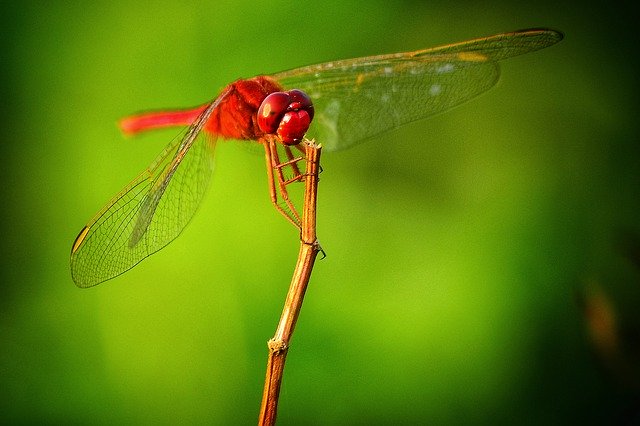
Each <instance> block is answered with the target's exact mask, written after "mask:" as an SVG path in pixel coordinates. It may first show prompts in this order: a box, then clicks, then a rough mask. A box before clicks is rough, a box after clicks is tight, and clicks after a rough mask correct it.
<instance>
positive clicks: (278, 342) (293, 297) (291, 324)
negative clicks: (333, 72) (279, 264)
mask: <svg viewBox="0 0 640 426" xmlns="http://www.w3.org/2000/svg"><path fill="white" fill-rule="evenodd" d="M320 150H321V147H320V146H318V145H315V144H314V143H313V142H308V143H306V144H305V153H306V158H307V166H306V171H305V189H304V205H303V208H302V227H301V231H300V252H299V254H298V262H297V264H296V268H295V270H294V272H293V277H292V279H291V285H290V286H289V293H288V294H287V298H286V301H285V304H284V308H283V310H282V315H281V316H280V322H279V323H278V328H277V329H276V333H275V335H274V336H273V338H272V339H271V340H269V342H268V344H267V346H268V347H269V357H268V360H267V374H266V378H265V382H264V391H263V393H262V405H261V407H260V418H259V420H258V424H259V425H274V424H275V422H276V413H277V410H278V396H279V395H280V385H281V384H282V376H283V373H284V363H285V359H286V357H287V352H288V350H289V342H290V340H291V336H292V334H293V329H294V328H295V326H296V321H297V320H298V315H299V314H300V308H302V301H303V299H304V293H305V291H306V289H307V285H308V284H309V278H310V277H311V271H312V269H313V264H314V262H315V260H316V256H317V255H318V252H319V251H320V250H321V249H320V245H319V244H318V240H317V238H316V199H317V192H318V171H319V168H320V167H319V165H320Z"/></svg>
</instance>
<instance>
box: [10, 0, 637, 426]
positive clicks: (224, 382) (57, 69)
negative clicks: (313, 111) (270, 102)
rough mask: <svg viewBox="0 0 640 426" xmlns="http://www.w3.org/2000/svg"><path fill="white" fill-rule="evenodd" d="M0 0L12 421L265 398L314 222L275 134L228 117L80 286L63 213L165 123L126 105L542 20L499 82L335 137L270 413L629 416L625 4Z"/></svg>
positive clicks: (462, 419)
mask: <svg viewBox="0 0 640 426" xmlns="http://www.w3.org/2000/svg"><path fill="white" fill-rule="evenodd" d="M2 8H3V10H2V17H1V18H0V19H1V20H2V21H1V24H2V25H1V27H0V31H1V34H2V41H1V43H2V68H1V69H2V76H1V77H2V79H1V80H2V94H3V101H2V102H1V105H2V109H3V114H2V117H3V120H4V122H3V123H2V124H3V125H2V141H0V142H1V147H0V149H1V150H2V160H3V161H2V169H1V170H2V171H1V173H2V182H3V186H2V202H3V207H2V243H1V247H2V253H1V255H2V257H1V259H2V287H1V288H2V297H1V298H0V300H1V301H0V306H1V308H0V316H1V317H0V342H1V343H0V345H1V349H0V380H1V383H0V389H1V390H0V404H1V405H0V416H1V420H3V423H4V422H12V423H48V424H56V423H62V422H64V423H75V424H83V423H92V424H93V423H96V424H99V423H105V424H107V423H108V424H114V423H118V424H137V423H160V424H175V423H187V424H189V423H194V424H198V423H208V424H253V423H255V421H256V419H257V414H258V409H259V404H260V398H261V392H262V382H263V378H264V367H265V363H266V341H267V340H268V339H269V338H270V337H271V336H272V335H273V332H274V331H275V327H276V324H277V321H278V318H279V316H280V311H281V308H282V303H283V301H284V296H285V294H286V290H287V287H288V284H289V280H290V274H291V272H292V270H293V266H294V264H295V259H296V255H297V250H298V240H297V235H296V233H295V232H294V230H293V228H292V227H291V225H289V224H288V223H286V222H285V220H284V219H283V218H282V217H281V216H280V215H278V214H277V213H276V212H275V210H274V209H273V207H272V206H271V204H270V202H269V197H268V192H267V183H266V174H265V170H264V160H263V159H262V158H261V157H259V156H256V155H252V154H250V153H249V154H248V153H247V152H246V150H245V149H242V148H241V147H239V146H238V144H235V143H222V144H219V145H218V151H217V171H216V174H215V176H214V180H213V183H212V186H211V188H210V191H209V193H208V194H207V197H206V199H205V202H204V204H203V206H202V208H201V209H200V211H199V212H198V214H197V215H196V217H195V219H194V220H193V222H192V223H191V224H190V225H189V227H188V228H187V229H186V231H185V232H184V233H183V235H181V236H180V238H178V239H177V240H176V241H175V242H173V243H172V244H171V245H170V246H168V247H167V248H166V249H164V250H163V251H161V252H160V253H158V254H156V255H154V256H152V257H151V258H149V259H147V260H146V261H144V262H143V263H142V264H140V265H139V266H138V267H136V268H134V269H133V270H132V271H130V272H128V273H126V274H125V275H123V276H121V277H119V278H117V279H115V280H112V281H110V282H108V283H105V284H102V285H100V286H98V287H96V288H92V289H89V290H80V289H78V288H76V287H75V286H74V285H73V282H72V281H71V277H70V273H69V267H68V262H69V260H68V257H69V251H70V247H71V243H72V242H73V239H74V238H75V236H76V235H77V233H78V231H79V230H80V228H81V227H82V226H83V225H84V224H85V223H86V222H87V220H88V219H89V218H90V217H91V216H92V215H93V214H94V213H95V212H96V211H97V210H98V209H99V208H100V207H102V205H104V203H106V202H107V201H108V200H109V199H110V197H111V196H113V195H114V194H115V193H116V192H117V191H119V190H120V189H121V187H123V186H124V185H125V184H126V183H127V182H128V181H129V180H130V179H132V178H133V177H134V176H135V175H136V174H137V173H138V172H139V171H140V170H142V169H143V168H144V167H146V166H147V164H148V163H149V162H150V161H151V160H152V159H153V158H154V157H155V156H156V154H157V153H158V152H160V150H161V149H162V148H163V147H164V145H165V144H166V142H167V139H166V135H164V136H163V137H160V138H159V137H158V136H157V135H156V136H155V137H149V138H147V137H145V138H141V139H124V138H123V137H122V136H121V135H120V134H119V131H118V129H117V128H116V126H115V122H116V120H117V119H118V118H120V117H122V116H124V115H127V114H129V113H132V112H135V111H140V110H145V109H154V108H162V107H188V106H193V105H197V104H200V103H202V102H204V101H207V100H209V99H211V98H213V97H215V96H216V94H217V92H218V91H219V90H220V89H221V88H222V87H223V86H224V85H225V84H227V83H229V82H231V81H233V80H235V79H236V78H239V77H251V76H253V75H256V74H260V73H272V72H276V71H280V70H284V69H288V68H293V67H297V66H302V65H306V64H310V63H316V62H323V61H328V60H334V59H340V58H350V57H356V56H364V55H371V54H379V53H388V52H396V51H406V50H414V49H419V48H424V47H430V46H436V45H440V44H446V43H452V42H457V41H462V40H467V39H470V38H474V37H479V36H486V35H491V34H494V33H499V32H503V31H509V30H515V29H520V28H528V27H537V26H548V27H551V28H557V29H560V30H562V31H564V32H565V35H566V38H565V40H564V41H563V42H562V43H560V44H559V45H557V46H554V47H552V48H550V49H547V50H544V51H540V52H537V53H533V54H530V55H526V56H522V57H518V58H514V59H511V60H509V61H506V62H504V63H503V65H502V78H501V81H500V82H499V83H498V85H497V87H496V88H494V89H492V90H491V91H489V92H488V93H487V94H485V95H483V96H481V97H479V98H477V99H475V100H473V101H471V102H469V103H467V104H464V105H463V106H461V107H458V108H456V109H454V110H452V111H450V112H448V113H446V114H442V115H440V116H437V117H435V118H432V119H430V120H426V121H421V122H417V123H413V124H411V125H408V126H405V127H403V128H400V129H397V130H394V131H392V132H390V133H387V134H385V135H383V136H381V137H379V138H376V139H375V140H372V141H369V142H368V143H364V144H361V145H358V146H357V147H355V148H353V149H351V150H348V151H343V152H338V153H325V154H324V155H323V168H324V172H323V174H322V179H321V183H320V193H319V218H318V222H319V223H318V234H319V238H320V241H321V242H322V244H323V247H324V248H325V249H326V251H327V253H328V257H327V258H326V259H324V260H322V261H319V262H318V263H317V264H316V268H315V270H314V274H313V276H312V279H311V284H310V288H309V290H308V292H307V298H306V300H305V305H304V307H303V310H302V315H301V317H300V320H299V322H298V327H297V329H296V334H295V335H294V339H293V341H292V349H291V351H290V352H289V357H288V363H287V368H286V372H285V373H286V374H285V381H284V385H283V388H282V393H281V404H280V410H279V417H278V418H279V423H280V424H283V425H286V424H391V423H392V424H420V423H430V424H443V425H444V424H462V423H464V424H532V425H533V424H567V423H576V422H582V423H597V424H605V423H615V422H629V423H632V422H633V421H640V415H639V411H638V405H639V396H640V394H639V388H640V380H639V374H638V373H639V371H638V370H639V368H638V361H639V359H640V349H639V347H640V345H638V342H639V341H640V337H638V336H640V315H639V313H638V312H639V310H638V307H639V306H640V285H639V284H640V272H639V270H638V268H637V266H638V264H639V263H640V262H639V261H638V259H639V258H640V254H639V253H640V251H638V250H637V246H634V244H637V239H638V237H637V235H638V232H640V217H639V215H638V209H639V207H640V185H639V184H640V154H639V150H638V144H639V143H640V140H639V135H640V132H639V130H640V129H639V127H640V125H639V122H638V113H639V108H638V106H639V103H638V64H637V61H636V57H637V53H638V51H637V46H638V42H639V40H638V39H639V33H638V31H637V29H636V26H637V22H636V19H635V16H636V15H635V14H634V13H632V12H631V10H630V9H629V10H627V9H625V7H624V6H622V5H617V6H616V7H613V5H612V4H611V3H610V2H585V3H582V4H580V5H579V6H578V7H576V6H574V5H573V3H571V2H568V3H563V2H555V1H554V2H551V1H546V2H545V1H542V2H540V1H538V2H528V3H513V2H506V1H502V2H491V3H489V4H487V3H480V2H478V3H473V2H454V3H452V2H448V1H436V2H411V1H404V2H392V1H389V0H384V1H377V0H373V1H372V0H366V1H361V2H340V1H336V2H334V1H330V2H318V3H317V4H314V5H309V4H307V3H303V2H295V3H294V2H286V1H277V0H276V1H270V2H265V3H260V4H256V3H253V2H251V3H250V2H246V3H245V2H238V1H235V2H234V1H220V2H204V1H190V2H170V3H169V2H164V3H162V2H139V3H138V2H133V3H132V2H128V1H127V2H125V1H120V0H116V1H113V0H112V1H94V2H91V3H85V2H73V1H72V2H59V4H58V5H52V4H50V3H48V2H33V1H27V2H22V3H21V6H15V7H13V8H10V7H8V6H6V5H5V6H2ZM634 247H635V248H634ZM634 250H635V251H634ZM634 253H635V254H634ZM634 256H635V258H634ZM634 261H635V262H636V263H635V265H634Z"/></svg>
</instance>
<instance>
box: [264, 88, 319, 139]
mask: <svg viewBox="0 0 640 426" xmlns="http://www.w3.org/2000/svg"><path fill="white" fill-rule="evenodd" d="M313 113H314V110H313V103H312V102H311V98H309V96H308V95H307V94H306V93H304V92H303V91H302V90H297V89H294V90H290V91H288V92H274V93H271V94H270V95H269V96H267V97H266V98H264V100H263V101H262V104H261V105H260V108H259V109H258V127H260V130H262V131H263V132H265V133H268V134H277V135H278V136H279V137H280V140H281V141H282V143H283V144H285V145H295V144H297V143H300V141H301V140H302V138H303V137H304V134H305V133H306V132H307V130H308V129H309V125H310V124H311V120H312V119H313Z"/></svg>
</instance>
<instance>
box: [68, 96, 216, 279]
mask: <svg viewBox="0 0 640 426" xmlns="http://www.w3.org/2000/svg"><path fill="white" fill-rule="evenodd" d="M223 96H224V94H223V95H221V96H220V97H219V98H218V99H217V100H216V101H215V102H213V103H212V104H211V105H210V106H209V107H208V108H207V109H205V110H204V111H203V113H202V114H201V115H200V116H199V117H198V119H196V121H195V122H194V123H193V124H192V125H191V126H190V127H189V128H188V129H187V130H186V132H185V134H184V136H183V137H182V138H181V139H180V138H178V139H176V140H175V141H174V142H172V143H170V144H169V145H168V146H167V148H166V149H165V150H164V151H163V152H162V153H161V154H160V155H159V156H158V158H157V159H156V160H155V161H154V162H153V163H152V164H151V165H150V166H149V168H148V169H147V170H145V171H144V172H143V173H142V174H141V175H140V176H138V178H136V179H134V180H133V182H131V183H130V184H129V185H128V186H126V187H125V188H124V189H123V190H122V191H121V192H120V193H119V194H118V195H117V196H116V197H114V199H113V200H112V201H111V202H110V203H109V204H108V205H107V206H106V207H105V208H104V209H102V210H101V211H100V212H99V213H98V214H97V215H96V217H95V218H94V219H93V220H92V221H91V222H90V223H89V224H88V225H87V226H85V227H84V228H83V230H82V231H81V232H80V235H78V238H77V239H76V241H75V243H74V245H73V248H72V251H71V275H72V277H73V280H74V282H75V283H76V285H77V286H79V287H91V286H93V285H96V284H99V283H101V282H103V281H106V280H108V279H110V278H113V277H115V276H117V275H120V274H121V273H123V272H125V271H127V270H129V269H131V268H132V267H133V266H135V265H136V264H138V263H139V262H140V261H142V260H143V259H144V258H146V257H147V256H149V255H151V254H153V253H155V252H156V251H158V250H160V249H161V248H163V247H164V246H166V245H167V244H169V243H170V242H171V241H172V240H173V239H174V238H176V237H177V236H178V235H179V234H180V232H182V230H183V229H184V227H185V226H186V225H187V223H188V222H189V221H190V220H191V218H192V217H193V215H194V213H195V211H196V210H197V208H198V206H199V205H200V202H201V201H202V197H203V195H204V193H205V190H206V188H207V185H208V183H209V180H210V177H211V173H212V171H213V149H214V145H215V138H214V137H212V136H211V135H210V134H207V133H205V132H202V131H201V130H202V128H203V126H204V124H205V123H206V121H207V119H208V118H209V116H210V115H211V112H212V111H213V110H214V109H215V107H216V105H217V104H218V103H219V101H220V99H221V98H222V97H223Z"/></svg>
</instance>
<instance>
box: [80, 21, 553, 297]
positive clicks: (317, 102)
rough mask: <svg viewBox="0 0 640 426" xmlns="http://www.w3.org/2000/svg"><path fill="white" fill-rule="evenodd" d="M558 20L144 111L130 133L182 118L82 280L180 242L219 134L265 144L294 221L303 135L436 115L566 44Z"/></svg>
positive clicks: (86, 234) (98, 223)
mask: <svg viewBox="0 0 640 426" xmlns="http://www.w3.org/2000/svg"><path fill="white" fill-rule="evenodd" d="M562 38H563V35H562V33H561V32H559V31H555V30H551V29H543V28H541V29H527V30H519V31H514V32H508V33H502V34H497V35H493V36H489V37H483V38H477V39H473V40H469V41H464V42H460V43H455V44H449V45H445V46H441V47H435V48H428V49H422V50H416V51H411V52H404V53H392V54H385V55H376V56H368V57H362V58H355V59H346V60H337V61H332V62H326V63H321V64H316V65H310V66H305V67H301V68H296V69H292V70H289V71H284V72H279V73H276V74H271V75H261V76H257V77H253V78H250V79H241V80H237V81H235V82H233V83H231V84H229V85H228V86H226V87H225V88H224V89H223V90H222V91H221V92H220V94H219V95H218V96H217V97H216V98H215V99H213V100H212V101H210V102H207V103H205V104H203V105H200V106H198V107H195V108H189V109H176V110H161V111H152V112H146V113H142V114H136V115H132V116H129V117H126V118H124V119H123V120H121V121H120V127H121V130H122V131H123V133H125V134H131V135H134V134H138V133H140V132H143V131H148V130H153V129H158V128H163V127H172V126H183V127H184V128H185V130H184V132H183V134H182V136H181V137H178V138H176V139H174V140H173V141H172V142H170V143H169V144H168V146H166V147H165V149H164V150H163V151H162V152H161V153H160V155H158V157H157V158H156V159H155V160H154V161H153V162H152V163H151V164H150V165H149V167H148V168H146V169H145V170H144V171H143V172H142V173H141V174H140V175H139V176H138V177H136V178H135V179H134V180H133V181H132V182H131V183H129V184H128V185H127V186H126V187H125V188H124V189H122V191H120V192H119V193H118V194H117V195H116V196H115V197H113V198H112V200H111V201H110V202H108V203H107V205H106V206H105V207H104V208H103V209H102V210H100V211H99V212H98V213H97V214H96V215H95V216H94V217H93V218H92V219H91V220H90V221H89V222H88V224H87V225H86V226H85V227H84V228H82V230H81V231H80V233H79V234H78V236H77V237H76V239H75V241H74V243H73V245H72V249H71V260H70V264H71V275H72V278H73V280H74V282H75V284H76V285H77V286H78V287H83V288H84V287H92V286H94V285H96V284H99V283H101V282H104V281H107V280H109V279H112V278H114V277H116V276H118V275H120V274H122V273H124V272H126V271H128V270H129V269H131V268H133V267H134V266H135V265H137V264H138V263H140V262H141V261H142V260H144V259H145V258H147V257H148V256H150V255H151V254H153V253H155V252H157V251H158V250H160V249H162V248H163V247H165V246H166V245H167V244H169V243H170V242H171V241H173V240H174V239H175V238H176V237H177V236H178V235H179V234H180V233H181V232H182V231H183V229H184V228H185V227H186V226H187V224H188V223H189V221H190V220H191V218H192V217H193V216H194V214H195V212H196V210H197V209H198V206H199V205H200V204H201V201H202V199H203V196H204V194H205V192H206V189H207V186H208V183H209V181H210V177H211V175H212V172H213V153H214V150H215V146H216V142H217V141H218V140H226V139H236V140H246V141H252V142H255V143H258V144H261V145H262V146H263V147H264V151H265V159H266V168H267V177H268V180H269V188H270V196H271V201H272V202H273V204H274V205H275V207H276V209H277V210H278V211H279V212H280V213H281V214H282V215H283V216H284V217H285V218H286V219H287V220H289V222H291V223H292V224H293V225H294V226H296V227H298V228H299V227H300V216H299V214H298V213H297V211H296V209H295V205H294V203H293V202H292V201H291V200H290V198H289V196H288V191H287V188H288V187H289V185H291V184H292V183H294V182H298V181H301V180H302V174H303V172H301V169H302V167H301V164H302V163H303V162H304V160H305V159H304V155H303V152H304V150H303V148H301V147H302V144H303V143H306V142H305V141H307V140H315V141H318V142H319V143H321V144H322V146H323V149H324V150H327V151H338V150H342V149H346V148H350V147H352V146H354V145H356V144H358V143H360V142H362V141H365V140H368V139H374V136H376V135H379V134H380V133H383V132H386V131H388V130H391V129H394V128H396V127H398V126H401V125H404V124H407V123H410V122H413V121H416V120H419V119H423V118H426V117H430V116H433V115H435V114H438V113H441V112H444V111H446V110H449V109H451V108H453V107H455V106H457V105H460V104H462V103H463V102H466V101H468V100H470V99H472V98H475V97H476V96H478V95H480V94H481V93H483V92H485V91H487V90H489V89H490V88H491V87H493V86H494V85H495V84H496V83H497V81H498V79H499V76H500V68H499V64H498V62H499V61H501V60H503V59H507V58H511V57H514V56H517V55H522V54H525V53H529V52H533V51H536V50H539V49H543V48H546V47H549V46H551V45H554V44H556V43H558V42H559V41H560V40H562Z"/></svg>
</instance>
